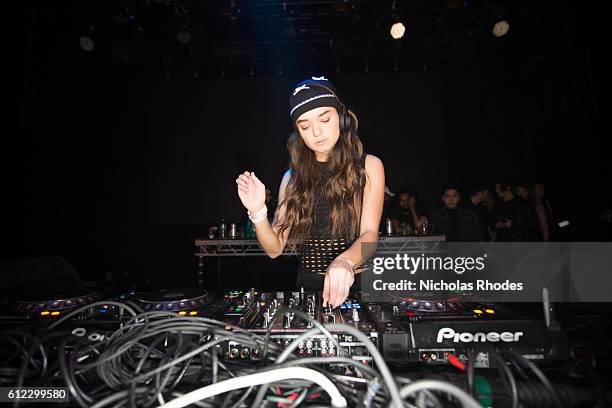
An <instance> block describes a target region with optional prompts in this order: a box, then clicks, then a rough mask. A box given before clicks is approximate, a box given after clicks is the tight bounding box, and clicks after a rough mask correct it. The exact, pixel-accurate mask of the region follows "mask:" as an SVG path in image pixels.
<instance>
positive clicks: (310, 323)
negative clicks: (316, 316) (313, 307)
mask: <svg viewBox="0 0 612 408" xmlns="http://www.w3.org/2000/svg"><path fill="white" fill-rule="evenodd" d="M311 317H313V316H311ZM312 326H313V324H312V320H309V321H308V322H307V323H306V327H307V328H309V329H312Z"/></svg>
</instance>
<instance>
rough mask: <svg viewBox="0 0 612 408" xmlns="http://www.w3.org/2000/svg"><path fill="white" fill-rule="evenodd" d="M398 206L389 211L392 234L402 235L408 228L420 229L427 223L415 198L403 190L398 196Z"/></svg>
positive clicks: (423, 212) (422, 210)
mask: <svg viewBox="0 0 612 408" xmlns="http://www.w3.org/2000/svg"><path fill="white" fill-rule="evenodd" d="M397 203H398V206H395V207H393V208H391V209H390V213H389V218H391V223H392V224H393V233H394V234H402V233H404V231H405V230H407V229H408V228H410V229H411V230H413V229H420V228H422V226H423V224H426V223H427V216H426V215H425V211H424V209H423V208H422V206H420V205H418V204H417V200H416V197H415V196H414V195H413V194H411V193H409V192H408V191H406V190H404V191H402V192H401V193H400V194H399V198H398V201H397Z"/></svg>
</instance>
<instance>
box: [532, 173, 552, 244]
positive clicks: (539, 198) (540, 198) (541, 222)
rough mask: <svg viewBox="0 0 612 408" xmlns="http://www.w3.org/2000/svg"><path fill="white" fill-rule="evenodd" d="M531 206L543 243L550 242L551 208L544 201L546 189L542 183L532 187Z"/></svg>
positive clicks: (545, 200) (547, 202)
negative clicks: (536, 218)
mask: <svg viewBox="0 0 612 408" xmlns="http://www.w3.org/2000/svg"><path fill="white" fill-rule="evenodd" d="M533 204H534V206H535V210H536V214H537V216H538V226H539V228H540V233H541V235H542V240H543V241H545V242H548V241H552V235H553V234H552V231H553V230H554V222H553V213H552V207H551V206H550V203H549V201H548V200H547V199H546V187H545V186H544V184H543V183H536V184H534V185H533Z"/></svg>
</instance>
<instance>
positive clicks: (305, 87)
mask: <svg viewBox="0 0 612 408" xmlns="http://www.w3.org/2000/svg"><path fill="white" fill-rule="evenodd" d="M304 89H310V87H308V86H306V85H302V86H300V87H297V88H295V91H293V96H295V95H297V93H298V92H300V91H302V90H304Z"/></svg>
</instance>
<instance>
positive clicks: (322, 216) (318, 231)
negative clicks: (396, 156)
mask: <svg viewBox="0 0 612 408" xmlns="http://www.w3.org/2000/svg"><path fill="white" fill-rule="evenodd" d="M365 157H366V154H365V153H364V154H363V156H362V157H361V166H362V167H363V168H365ZM317 163H318V165H319V166H320V167H319V170H320V171H321V175H322V179H323V180H326V179H328V178H329V176H331V172H330V170H329V164H328V163H327V162H317ZM361 185H362V192H361V193H362V194H361V196H362V197H363V188H364V187H365V180H362V183H361ZM362 199H363V198H362ZM315 202H316V207H315V217H314V222H313V225H312V229H311V231H310V234H309V235H308V236H307V237H305V238H304V240H303V241H302V243H301V245H300V250H299V253H298V258H299V262H300V263H299V266H298V270H297V272H298V274H300V273H302V274H303V273H313V274H320V275H324V274H325V272H326V271H327V267H328V266H329V264H330V263H331V262H332V261H333V260H334V259H335V258H336V257H337V256H338V255H340V254H341V253H342V252H344V251H346V250H347V249H348V248H349V247H350V246H351V245H352V243H353V242H354V241H355V238H354V237H349V234H348V228H347V231H345V234H344V236H343V237H332V235H331V220H330V215H329V211H330V210H329V202H328V201H327V198H326V197H325V192H324V190H323V186H320V187H319V188H317V190H316V191H315Z"/></svg>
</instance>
